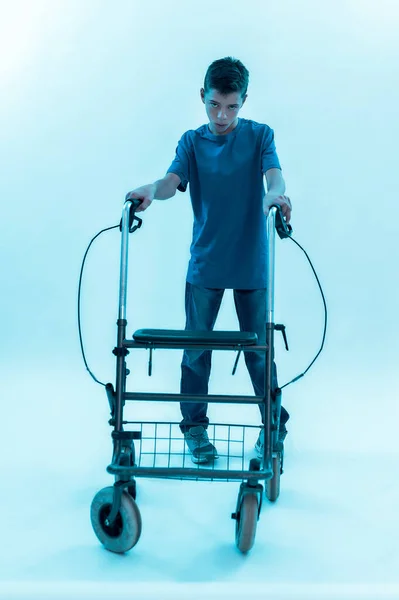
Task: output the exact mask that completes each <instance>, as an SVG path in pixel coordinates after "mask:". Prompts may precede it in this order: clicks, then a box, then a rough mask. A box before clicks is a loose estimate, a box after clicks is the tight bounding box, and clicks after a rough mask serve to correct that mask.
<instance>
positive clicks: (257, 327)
mask: <svg viewBox="0 0 399 600" xmlns="http://www.w3.org/2000/svg"><path fill="white" fill-rule="evenodd" d="M234 303H235V307H236V311H237V317H238V321H239V323H240V329H241V331H253V332H255V333H256V334H257V336H258V340H259V343H261V344H265V343H266V289H258V290H234ZM244 356H245V363H246V365H247V369H248V372H249V375H250V377H251V381H252V385H253V388H254V391H255V395H256V396H263V395H264V389H265V365H266V358H265V355H264V354H263V353H262V354H261V353H260V352H244ZM277 387H278V382H277V367H276V363H275V362H274V361H273V365H272V389H273V390H275V389H276V388H277ZM259 409H260V413H261V417H262V423H264V422H265V421H264V415H263V405H261V404H260V405H259ZM289 418H290V416H289V414H288V412H287V411H286V409H285V408H284V407H283V406H282V407H281V414H280V427H282V426H283V425H285V423H286V422H287V421H288V419H289Z"/></svg>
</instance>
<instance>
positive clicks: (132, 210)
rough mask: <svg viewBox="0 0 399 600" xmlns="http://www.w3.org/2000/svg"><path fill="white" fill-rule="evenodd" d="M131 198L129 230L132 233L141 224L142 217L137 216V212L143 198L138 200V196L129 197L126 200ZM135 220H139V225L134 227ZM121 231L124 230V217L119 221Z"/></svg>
mask: <svg viewBox="0 0 399 600" xmlns="http://www.w3.org/2000/svg"><path fill="white" fill-rule="evenodd" d="M127 200H129V202H131V203H132V206H131V207H130V211H129V231H130V233H133V231H135V230H136V229H137V228H138V227H140V226H141V219H139V218H138V217H136V216H135V214H134V213H135V212H136V210H137V209H138V207H139V206H140V204H141V203H142V202H143V201H142V200H138V199H137V198H127V199H126V201H127ZM133 221H138V223H139V224H138V225H137V226H135V227H133ZM119 231H122V219H121V222H120V223H119Z"/></svg>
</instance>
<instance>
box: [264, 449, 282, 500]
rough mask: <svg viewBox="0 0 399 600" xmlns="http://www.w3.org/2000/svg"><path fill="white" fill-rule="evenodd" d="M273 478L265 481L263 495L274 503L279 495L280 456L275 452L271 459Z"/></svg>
mask: <svg viewBox="0 0 399 600" xmlns="http://www.w3.org/2000/svg"><path fill="white" fill-rule="evenodd" d="M272 466H273V477H272V478H271V479H268V480H267V481H266V487H265V494H266V498H267V499H268V500H269V501H270V502H275V501H276V500H277V498H278V497H279V495H280V469H281V455H280V452H277V455H276V456H273V458H272Z"/></svg>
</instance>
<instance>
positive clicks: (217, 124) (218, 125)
mask: <svg viewBox="0 0 399 600" xmlns="http://www.w3.org/2000/svg"><path fill="white" fill-rule="evenodd" d="M226 125H227V123H225V124H224V125H221V124H220V123H216V127H226Z"/></svg>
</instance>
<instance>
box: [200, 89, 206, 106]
mask: <svg viewBox="0 0 399 600" xmlns="http://www.w3.org/2000/svg"><path fill="white" fill-rule="evenodd" d="M200 96H201V100H202V102H203V103H204V104H205V90H204V88H201V89H200Z"/></svg>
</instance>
